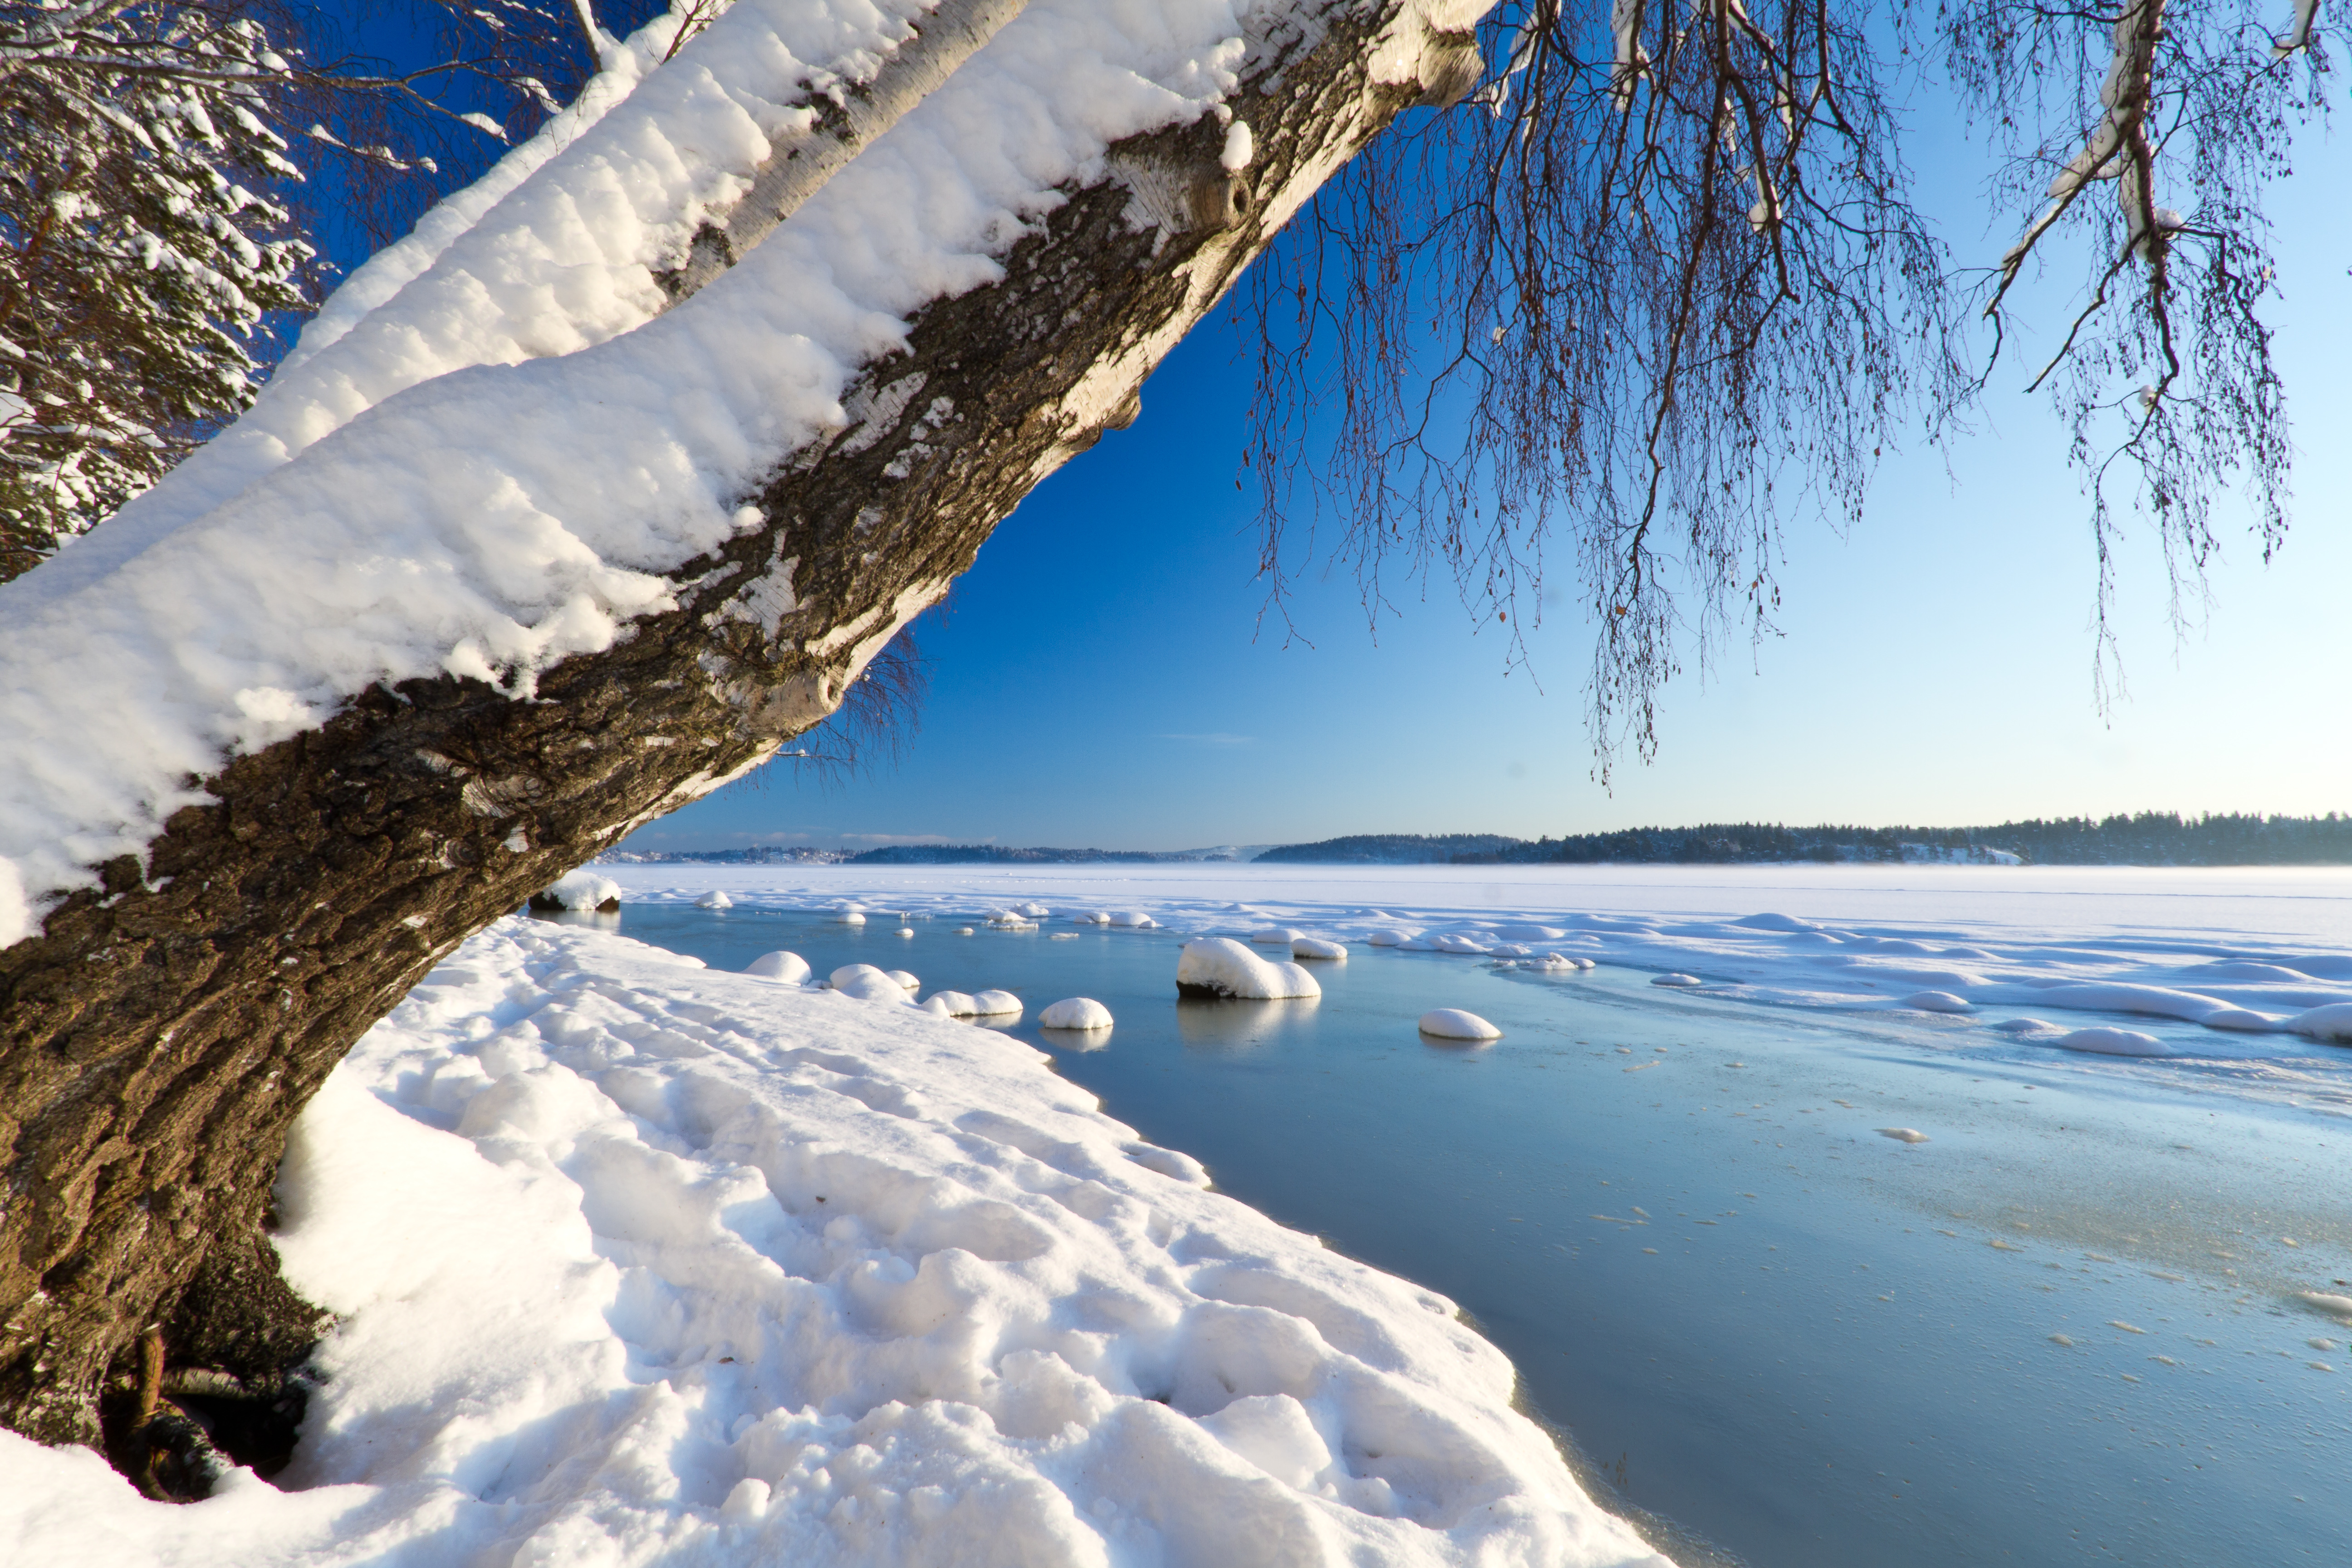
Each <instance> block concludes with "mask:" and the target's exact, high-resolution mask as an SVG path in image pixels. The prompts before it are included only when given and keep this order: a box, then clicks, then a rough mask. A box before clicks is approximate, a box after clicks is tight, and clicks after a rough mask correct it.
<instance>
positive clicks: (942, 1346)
mask: <svg viewBox="0 0 2352 1568" xmlns="http://www.w3.org/2000/svg"><path fill="white" fill-rule="evenodd" d="M280 1193H281V1213H282V1218H283V1221H284V1224H283V1228H282V1229H281V1231H280V1233H279V1234H278V1237H277V1238H276V1239H277V1244H278V1248H279V1251H280V1254H281V1256H282V1257H283V1258H284V1260H285V1268H286V1270H287V1274H288V1277H289V1279H290V1280H291V1281H292V1282H293V1283H294V1284H295V1285H296V1287H297V1288H298V1289H301V1290H302V1291H303V1292H304V1294H306V1295H307V1296H309V1297H310V1299H312V1300H317V1301H319V1302H320V1303H322V1304H324V1305H326V1306H328V1307H330V1308H331V1309H332V1310H334V1311H336V1312H337V1313H338V1314H339V1318H340V1321H339V1322H338V1323H337V1325H336V1328H335V1330H334V1331H333V1332H332V1333H331V1335H330V1336H329V1338H328V1339H327V1341H326V1342H324V1343H323V1344H322V1345H321V1346H320V1350H319V1352H318V1356H319V1365H320V1368H321V1370H322V1372H323V1373H325V1375H324V1376H323V1377H322V1378H321V1380H320V1383H319V1384H318V1385H317V1387H316V1389H315V1390H314V1392H313V1393H312V1395H311V1403H310V1415H309V1418H308V1420H307V1421H306V1422H305V1424H304V1427H303V1436H302V1441H301V1445H300V1447H299V1448H298V1449H297V1451H296V1454H295V1458H294V1461H293V1465H292V1467H291V1468H290V1469H289V1471H288V1472H287V1474H286V1475H285V1477H284V1478H282V1479H284V1480H285V1481H286V1483H287V1484H288V1487H289V1489H287V1490H283V1491H281V1490H278V1489H276V1488H273V1487H270V1486H268V1485H265V1484H263V1483H261V1482H259V1481H257V1480H256V1479H253V1478H252V1477H251V1476H250V1475H249V1474H242V1473H240V1474H237V1475H233V1476H232V1477H231V1478H230V1479H229V1481H228V1482H227V1484H226V1485H225V1486H224V1488H223V1489H222V1490H221V1492H220V1493H219V1494H218V1495H216V1496H215V1498H214V1500H212V1501H210V1502H206V1503H202V1504H198V1505H195V1506H194V1507H191V1508H169V1507H164V1506H162V1505H158V1504H153V1503H150V1502H147V1501H145V1500H142V1499H141V1498H140V1497H139V1496H138V1495H137V1494H136V1492H135V1491H134V1490H133V1489H131V1485H130V1484H129V1483H128V1482H127V1481H125V1480H123V1479H121V1477H120V1476H118V1475H116V1474H114V1473H113V1472H112V1471H110V1469H108V1468H107V1467H106V1465H105V1463H104V1461H103V1460H101V1459H100V1458H98V1457H97V1456H96V1455H94V1454H91V1453H90V1452H89V1451H88V1450H85V1449H47V1448H43V1447H39V1446H38V1445H36V1444H34V1443H31V1442H29V1441H26V1439H24V1438H21V1437H18V1436H15V1435H14V1434H6V1433H0V1520H6V1521H9V1523H10V1525H11V1526H12V1527H15V1528H14V1529H13V1533H14V1535H15V1538H16V1541H17V1546H16V1549H15V1550H16V1553H17V1554H18V1555H19V1556H21V1557H22V1558H23V1560H24V1561H26V1562H27V1563H114V1562H121V1563H166V1562H168V1563H195V1562H231V1561H233V1562H236V1563H238V1564H240V1568H298V1565H311V1568H324V1565H325V1564H327V1563H362V1562H364V1563H416V1564H425V1563H510V1562H511V1563H583V1564H589V1563H593V1564H597V1565H600V1568H603V1565H615V1568H616V1565H618V1564H621V1563H636V1564H654V1563H688V1562H692V1563H709V1564H721V1563H893V1564H898V1565H900V1568H948V1565H950V1564H959V1563H971V1564H977V1563H987V1564H1002V1565H1010V1564H1016V1563H1017V1564H1022V1565H1024V1568H1030V1565H1034V1568H1082V1565H1083V1568H1104V1565H1106V1564H1109V1563H1130V1562H1131V1563H1168V1564H1176V1563H1197V1564H1218V1565H1221V1568H1223V1565H1232V1568H1253V1565H1265V1568H1271V1565H1274V1564H1283V1565H1286V1568H1287V1565H1291V1564H1299V1565H1318V1568H1319V1565H1326V1564H1329V1565H1337V1564H1339V1563H1383V1564H1399V1565H1403V1564H1412V1565H1416V1568H1418V1565H1427V1568H1437V1565H1439V1564H1457V1563H1471V1562H1479V1563H1504V1562H1509V1563H1546V1564H1559V1565H1561V1568H1599V1565H1601V1564H1630V1563H1643V1564H1649V1565H1652V1568H1667V1565H1666V1564H1665V1563H1664V1559H1663V1558H1660V1557H1658V1556H1656V1555H1655V1554H1654V1553H1653V1552H1651V1551H1650V1549H1649V1548H1648V1547H1646V1546H1645V1545H1643V1543H1642V1542H1640V1541H1639V1540H1638V1539H1637V1538H1636V1537H1635V1536H1634V1534H1633V1531H1632V1530H1631V1529H1630V1528H1629V1527H1627V1526H1626V1525H1625V1524H1624V1523H1622V1521H1619V1520H1616V1519H1614V1518H1612V1517H1611V1516H1609V1515H1607V1514H1605V1513H1603V1512H1602V1511H1601V1510H1600V1509H1598V1508H1596V1507H1595V1506H1594V1505H1593V1504H1592V1502H1591V1500H1588V1499H1587V1498H1586V1497H1585V1496H1584V1494H1583V1493H1582V1492H1581V1491H1580V1489H1578V1487H1577V1485H1576V1482H1575V1481H1574V1480H1573V1479H1571V1477H1570V1473H1569V1471H1568V1468H1567V1467H1566V1466H1565V1465H1564V1464H1563V1463H1562V1461H1561V1459H1560V1457H1559V1452H1558V1450H1557V1448H1556V1447H1554V1446H1553V1443H1552V1441H1551V1439H1550V1438H1549V1436H1547V1435H1546V1434H1545V1433H1544V1432H1543V1431H1542V1430H1541V1429H1540V1428H1538V1426H1536V1425H1535V1424H1534V1423H1533V1422H1532V1421H1530V1420H1529V1419H1528V1418H1527V1417H1526V1416H1525V1415H1520V1414H1519V1413H1518V1412H1517V1410H1515V1409H1514V1408H1513V1404H1512V1401H1513V1397H1514V1394H1515V1379H1514V1376H1513V1373H1512V1369H1511V1366H1510V1363H1508V1362H1507V1360H1506V1359H1505V1358H1504V1357H1503V1355H1502V1354H1501V1353H1500V1352H1497V1351H1496V1349H1495V1348H1494V1347H1493V1346H1491V1345H1490V1344H1488V1343H1487V1342H1486V1341H1484V1340H1483V1339H1481V1338H1479V1337H1478V1335H1476V1334H1475V1333H1474V1332H1473V1331H1471V1330H1470V1329H1468V1328H1467V1327H1465V1325H1464V1324H1463V1323H1462V1322H1461V1321H1459V1319H1458V1318H1457V1317H1456V1315H1455V1311H1454V1305H1453V1303H1452V1302H1450V1301H1448V1300H1445V1299H1444V1298H1443V1297H1440V1296H1438V1295H1435V1294H1434V1293H1433V1292H1431V1291H1429V1290H1426V1289H1421V1288H1419V1287H1417V1286H1414V1285H1412V1284H1410V1283H1408V1282H1406V1281H1404V1280H1402V1279H1395V1278H1393V1277H1391V1276H1389V1275H1385V1274H1381V1273H1380V1272H1378V1271H1376V1270H1374V1269H1372V1268H1367V1267H1366V1266H1364V1265H1362V1264H1360V1263H1356V1262H1353V1261H1350V1260H1349V1259H1348V1258H1344V1257H1341V1256H1340V1255H1339V1254H1337V1253H1335V1252H1332V1251H1330V1250H1329V1249H1328V1248H1326V1247H1323V1246H1322V1245H1321V1244H1320V1243H1319V1242H1318V1241H1317V1239H1316V1238H1315V1237H1310V1236H1304V1235H1300V1234H1298V1233H1297V1232H1294V1231H1290V1230H1286V1229H1284V1228H1283V1227H1282V1226H1278V1225H1276V1224H1275V1223H1274V1222H1273V1221H1271V1220H1269V1219H1267V1218H1266V1217H1265V1215H1260V1214H1258V1213H1257V1212H1256V1211H1255V1210H1253V1209H1250V1208H1248V1207H1246V1206H1244V1205H1242V1204H1239V1203H1236V1202H1234V1200H1233V1199H1231V1198H1228V1197H1225V1196H1223V1195H1222V1194H1217V1193H1214V1192H1211V1191H1208V1190H1207V1187H1206V1181H1205V1178H1204V1176H1203V1174H1202V1171H1201V1167H1200V1165H1199V1163H1197V1162H1195V1161H1193V1160H1192V1159H1190V1158H1189V1157H1188V1156H1186V1155H1184V1154H1181V1153H1180V1152H1176V1151H1173V1150H1168V1149H1160V1148H1157V1147H1154V1146H1153V1145H1151V1144H1150V1143H1147V1142H1143V1141H1142V1140H1141V1139H1140V1138H1139V1137H1138V1136H1137V1135H1136V1133H1135V1132H1134V1131H1133V1130H1132V1129H1130V1128H1128V1127H1126V1126H1123V1125H1121V1124H1120V1123H1118V1122H1117V1121H1113V1120H1112V1119H1111V1118H1109V1117H1108V1116H1106V1115H1104V1114H1103V1113H1102V1112H1101V1111H1100V1110H1098V1109H1097V1105H1096V1101H1095V1099H1094V1097H1093V1096H1092V1095H1089V1094H1087V1093H1086V1092H1085V1091H1084V1090H1082V1089H1078V1088H1076V1086H1074V1085H1072V1084H1070V1083H1069V1082H1067V1081H1066V1080H1065V1079H1062V1078H1060V1077H1058V1076H1057V1075H1056V1074H1055V1072H1054V1071H1053V1069H1052V1068H1051V1066H1050V1065H1049V1064H1048V1062H1047V1061H1046V1059H1045V1053H1043V1052H1040V1051H1038V1050H1035V1049H1034V1048H1033V1047H1029V1046H1026V1045H1024V1044H1023V1043H1021V1042H1020V1041H1018V1040H1014V1039H1011V1038H1008V1037H1003V1036H999V1035H995V1034H991V1033H986V1032H976V1031H974V1030H971V1029H970V1028H968V1027H966V1026H960V1025H951V1024H948V1023H945V1022H942V1021H940V1020H937V1019H932V1018H929V1017H925V1016H922V1015H920V1014H919V1013H917V1012H916V1011H915V1010H913V1009H911V1008H897V1009H889V1008H878V1007H866V1006H859V1005H856V1004H854V1003H851V1002H848V1001H845V1000H844V999H842V998H840V997H838V996H835V995H833V994H826V993H824V992H818V991H803V990H797V989H792V988H787V987H782V986H777V985H772V984H765V983H762V982H761V981H758V980H754V979H751V978H748V977H746V976H743V975H739V974H727V973H719V972H716V971H706V970H701V969H697V968H690V967H688V966H687V965H685V964H682V963H679V962H678V961H677V960H676V959H675V958H673V957H671V956H670V955H668V954H666V953H661V952H656V951H655V950H652V949H648V948H646V947H643V946H641V945H639V944H637V943H635V942H628V941H626V940H625V939H623V938H620V937H617V936H612V935H607V934H604V933H602V932H597V931H586V930H582V929H578V928H572V927H559V926H552V925H548V924H546V923H544V922H541V923H540V924H539V925H537V926H533V925H532V924H531V923H530V922H528V921H507V922H504V923H502V924H500V925H499V926H497V927H494V928H493V929H492V930H491V931H488V932H487V933H485V934H484V935H482V936H478V937H476V938H475V939H473V940H472V941H471V942H467V944H466V945H465V946H464V947H463V948H461V949H460V950H459V951H458V952H457V954H456V955H455V956H454V957H452V958H451V959H450V960H449V961H447V962H446V963H443V964H442V965H441V966H440V967H439V968H438V969H436V970H435V971H434V972H433V973H431V974H430V975H429V976H428V977H427V978H426V980H425V983H424V984H422V985H420V986H419V987H418V988H417V990H416V991H415V993H414V994H412V995H411V996H410V997H409V999H408V1000H407V1001H406V1002H404V1004H403V1005H401V1007H400V1008H399V1009H398V1010H397V1011H396V1012H394V1015H393V1016H391V1017H390V1018H389V1019H387V1020H385V1021H384V1022H383V1023H382V1024H379V1025H377V1026H376V1027H375V1028H374V1029H373V1030H372V1031H371V1032H370V1033H369V1034H368V1036H367V1037H365V1038H364V1039H363V1040H362V1042H361V1043H360V1045H359V1047H357V1048H356V1049H355V1050H354V1051H353V1052H352V1055H351V1057H350V1058H348V1059H347V1060H346V1061H345V1062H344V1063H343V1064H342V1065H341V1067H339V1068H337V1069H336V1070H335V1072H334V1074H333V1076H332V1077H331V1079H329V1081H328V1084H327V1087H326V1088H325V1089H323V1090H322V1091H321V1092H320V1095H319V1096H318V1098H317V1099H316V1100H314V1101H313V1102H312V1103H311V1105H310V1108H309V1109H308V1110H305V1111H304V1112H303V1114H302V1117H301V1119H300V1120H299V1121H298V1122H297V1124H296V1127H295V1131H294V1134H293V1138H292V1140H291V1144H290V1147H289V1151H288V1158H287V1162H286V1166H285V1173H284V1180H283V1185H282V1186H281V1189H280Z"/></svg>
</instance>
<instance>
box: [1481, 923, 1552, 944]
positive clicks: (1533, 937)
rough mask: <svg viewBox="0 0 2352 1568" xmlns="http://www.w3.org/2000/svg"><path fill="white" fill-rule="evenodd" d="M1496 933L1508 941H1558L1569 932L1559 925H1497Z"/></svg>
mask: <svg viewBox="0 0 2352 1568" xmlns="http://www.w3.org/2000/svg"><path fill="white" fill-rule="evenodd" d="M1495 934H1496V936H1499V937H1501V938H1503V939H1504V940H1505V941H1506V942H1558V941H1559V939H1560V938H1561V937H1564V936H1566V935H1567V934H1568V932H1567V931H1563V930H1561V929H1560V928H1559V926H1531V925H1530V926H1496V928H1495Z"/></svg>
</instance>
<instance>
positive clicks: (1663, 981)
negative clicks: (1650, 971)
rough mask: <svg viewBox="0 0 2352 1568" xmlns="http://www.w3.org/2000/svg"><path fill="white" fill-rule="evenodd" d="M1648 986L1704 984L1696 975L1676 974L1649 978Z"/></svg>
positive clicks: (1656, 975)
mask: <svg viewBox="0 0 2352 1568" xmlns="http://www.w3.org/2000/svg"><path fill="white" fill-rule="evenodd" d="M1650 984H1653V985H1704V984H1706V981H1704V980H1701V979H1700V978H1699V977H1698V976H1697V975H1696V974H1684V973H1679V972H1677V973H1672V974H1654V975H1652V976H1650Z"/></svg>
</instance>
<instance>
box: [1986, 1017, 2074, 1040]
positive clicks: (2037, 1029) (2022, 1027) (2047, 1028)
mask: <svg viewBox="0 0 2352 1568" xmlns="http://www.w3.org/2000/svg"><path fill="white" fill-rule="evenodd" d="M1993 1028H1994V1030H1995V1031H1996V1032H1997V1033H2000V1034H2003V1035H2014V1036H2016V1037H2018V1038H2019V1039H2021V1040H2039V1039H2042V1038H2043V1037H2046V1036H2050V1035H2063V1034H2064V1033H2065V1032H2066V1026H2064V1025H2063V1024H2053V1023H2050V1022H2048V1021H2046V1020H2044V1019H2042V1018H2011V1019H2009V1020H2007V1021H2006V1022H2004V1023H1999V1024H1995V1025H1994V1026H1993Z"/></svg>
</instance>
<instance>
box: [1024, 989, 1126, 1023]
mask: <svg viewBox="0 0 2352 1568" xmlns="http://www.w3.org/2000/svg"><path fill="white" fill-rule="evenodd" d="M1037 1022H1038V1024H1039V1025H1040V1026H1043V1027H1045V1028H1048V1029H1108V1028H1109V1027H1110V1009H1109V1008H1108V1007H1106V1006H1104V1005H1102V1004H1101V1003H1099V1002H1097V1001H1096V1000H1095V999H1094V998H1093V997H1091V996H1065V997H1063V998H1062V1000H1060V1001H1059V1002H1055V1003H1053V1004H1051V1005H1048V1006H1047V1007H1046V1009H1045V1011H1044V1012H1042V1013H1040V1014H1038V1015H1037Z"/></svg>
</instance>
